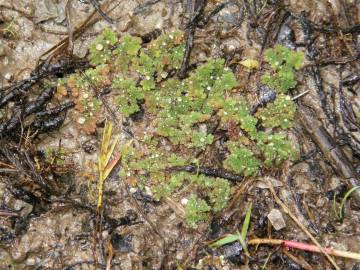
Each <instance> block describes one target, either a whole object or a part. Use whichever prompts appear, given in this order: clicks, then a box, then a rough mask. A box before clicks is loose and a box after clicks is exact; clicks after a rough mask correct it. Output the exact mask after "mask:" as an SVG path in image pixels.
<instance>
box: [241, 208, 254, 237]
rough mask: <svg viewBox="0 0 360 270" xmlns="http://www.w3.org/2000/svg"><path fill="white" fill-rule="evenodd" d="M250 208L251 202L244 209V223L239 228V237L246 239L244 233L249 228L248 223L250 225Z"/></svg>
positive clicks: (245, 233)
mask: <svg viewBox="0 0 360 270" xmlns="http://www.w3.org/2000/svg"><path fill="white" fill-rule="evenodd" d="M251 208H252V203H250V205H249V207H248V208H247V210H246V216H245V220H244V223H243V225H242V228H241V237H242V239H246V235H247V232H248V229H249V225H250V217H251Z"/></svg>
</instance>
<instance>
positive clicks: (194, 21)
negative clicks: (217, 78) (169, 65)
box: [178, 0, 207, 78]
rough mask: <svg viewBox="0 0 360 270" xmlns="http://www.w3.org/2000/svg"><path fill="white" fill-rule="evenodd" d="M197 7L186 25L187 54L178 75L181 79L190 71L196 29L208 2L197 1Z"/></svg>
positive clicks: (205, 0)
mask: <svg viewBox="0 0 360 270" xmlns="http://www.w3.org/2000/svg"><path fill="white" fill-rule="evenodd" d="M189 1H191V0H189ZM199 2H200V3H199ZM195 5H196V6H197V7H196V11H195V12H194V13H193V14H192V16H191V20H190V22H189V23H188V24H187V25H186V44H185V53H184V58H183V62H182V64H181V68H180V71H179V75H178V76H179V78H185V77H186V73H187V71H188V68H189V63H190V55H191V51H192V48H193V46H194V35H195V29H196V27H197V25H198V23H199V22H200V20H201V16H202V15H203V13H204V10H205V7H206V5H207V0H195Z"/></svg>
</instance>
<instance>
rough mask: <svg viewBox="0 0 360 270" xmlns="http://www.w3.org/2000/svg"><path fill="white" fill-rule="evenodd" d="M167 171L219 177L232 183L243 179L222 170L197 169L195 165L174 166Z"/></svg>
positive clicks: (240, 176)
mask: <svg viewBox="0 0 360 270" xmlns="http://www.w3.org/2000/svg"><path fill="white" fill-rule="evenodd" d="M168 170H169V171H184V172H189V173H200V174H203V175H206V176H212V177H219V178H224V179H227V180H230V181H232V182H240V181H242V180H243V179H244V177H243V176H242V175H238V174H233V173H231V172H229V171H226V170H223V169H213V168H208V167H198V166H196V165H188V166H174V167H171V168H168Z"/></svg>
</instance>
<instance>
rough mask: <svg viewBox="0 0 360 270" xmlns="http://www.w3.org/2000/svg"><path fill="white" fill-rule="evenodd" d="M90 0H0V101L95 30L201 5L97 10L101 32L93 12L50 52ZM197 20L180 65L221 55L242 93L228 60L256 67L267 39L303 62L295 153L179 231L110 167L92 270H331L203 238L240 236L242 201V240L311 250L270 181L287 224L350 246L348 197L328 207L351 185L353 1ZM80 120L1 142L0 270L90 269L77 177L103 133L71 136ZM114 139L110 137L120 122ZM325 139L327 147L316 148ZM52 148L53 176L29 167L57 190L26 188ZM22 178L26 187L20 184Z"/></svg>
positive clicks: (256, 8)
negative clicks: (277, 221)
mask: <svg viewBox="0 0 360 270" xmlns="http://www.w3.org/2000/svg"><path fill="white" fill-rule="evenodd" d="M94 2H95V1H80V0H72V1H71V0H69V1H58V0H45V1H37V0H32V1H17V0H12V1H7V0H0V82H1V84H0V85H1V87H2V93H1V99H3V97H4V95H3V93H5V91H7V89H8V88H7V87H9V86H12V85H14V84H16V83H17V82H19V81H21V80H24V79H25V80H26V79H28V78H29V77H31V76H32V74H31V72H32V71H33V70H34V69H35V68H36V67H37V65H38V64H39V63H41V62H42V61H44V60H45V59H50V58H49V57H53V58H54V59H62V58H68V57H69V55H71V57H72V58H79V59H81V58H83V57H85V56H86V54H87V49H88V46H89V44H90V42H91V41H92V40H93V38H94V37H95V36H96V35H97V34H99V33H100V32H101V31H102V29H104V28H105V27H109V28H111V29H113V30H115V31H116V32H117V33H118V34H119V36H122V35H124V34H125V33H130V34H134V35H138V36H141V35H144V34H146V33H149V32H151V31H153V30H154V29H160V30H161V31H162V32H169V31H170V30H173V29H182V30H186V25H187V24H188V23H189V20H191V18H192V16H194V11H193V10H194V8H193V7H194V6H196V5H199V4H201V3H200V2H202V1H191V0H188V1H186V0H185V1H176V0H168V1H156V0H148V1H141V0H136V1H133V0H129V1H119V0H112V1H101V2H100V4H102V5H103V6H102V9H103V10H104V11H105V12H106V14H108V15H109V16H110V17H111V18H112V20H113V23H112V24H110V23H109V22H108V21H106V18H105V19H104V17H101V16H99V14H98V13H96V12H95V15H93V17H92V18H97V20H96V21H94V22H93V23H91V24H89V25H86V27H83V28H82V29H83V31H82V32H81V33H80V34H74V35H73V46H72V47H71V46H69V45H68V44H65V46H64V47H63V48H62V49H61V48H60V49H59V48H57V49H56V50H52V51H50V52H49V50H50V49H51V48H53V46H55V45H57V44H59V42H61V41H62V40H63V39H65V40H66V38H68V36H69V30H71V29H73V30H74V29H77V28H78V27H80V26H81V24H82V23H83V22H84V21H85V20H86V19H87V18H89V16H91V14H93V13H94V7H93V5H92V4H91V3H94ZM202 3H205V2H202ZM200 15H201V16H200V19H199V21H200V23H199V25H198V26H197V27H196V31H195V35H194V47H193V50H192V54H191V62H195V61H203V60H206V59H207V58H209V57H225V58H226V59H228V63H232V68H233V69H234V70H235V73H236V75H237V76H238V79H239V81H240V84H241V83H242V82H243V85H242V87H244V89H246V91H254V93H256V91H257V85H258V82H259V76H256V74H254V73H251V72H248V71H246V70H245V69H244V68H243V67H242V66H241V65H239V64H237V63H238V62H239V61H241V60H243V59H260V58H261V54H262V53H263V51H264V49H266V48H269V47H273V46H274V45H275V44H276V43H282V44H284V45H288V46H293V49H297V50H300V51H303V52H304V53H305V54H306V56H307V57H306V62H305V65H304V67H303V68H302V69H301V71H300V72H299V73H298V85H297V87H296V89H294V90H292V92H291V95H292V96H294V97H295V96H297V95H299V94H304V93H305V94H304V95H302V96H301V97H299V98H298V99H297V103H298V115H297V122H296V125H295V126H294V128H292V129H291V130H290V132H289V136H291V138H292V139H293V140H294V142H297V143H299V145H300V148H301V157H300V159H299V160H297V161H296V162H286V163H285V164H284V165H283V166H282V167H281V168H278V169H274V170H268V171H263V172H262V173H261V175H260V176H259V177H256V178H246V179H244V180H243V181H242V182H240V183H238V184H237V185H236V186H235V187H234V193H233V197H232V200H231V204H230V206H229V207H228V208H227V209H226V210H224V211H223V212H222V213H220V214H219V215H217V216H214V217H213V218H212V220H211V222H209V223H207V224H201V226H199V227H198V228H197V229H190V228H188V227H187V226H186V224H185V223H184V220H183V218H182V217H181V214H179V213H178V212H179V211H177V204H178V203H177V202H174V201H171V200H170V201H167V200H161V201H160V202H158V201H155V200H153V198H152V194H151V191H149V190H146V189H145V190H144V191H140V190H136V189H129V187H128V184H127V183H125V182H123V181H122V180H121V179H120V178H119V176H118V174H117V171H118V168H117V169H116V168H115V171H114V172H113V173H112V174H111V175H110V177H109V179H107V182H106V185H105V193H104V205H105V206H104V218H105V219H107V221H108V222H106V225H105V226H104V227H103V230H102V239H103V240H102V243H100V244H101V245H102V250H100V251H99V252H98V255H97V259H98V261H99V265H98V268H100V269H105V267H108V268H107V269H335V268H334V266H333V265H332V264H331V263H330V261H329V260H328V259H327V258H326V257H325V256H324V254H321V253H313V252H305V251H298V250H294V249H290V250H289V249H286V248H283V247H281V246H271V245H259V246H249V251H250V257H247V256H245V254H244V252H243V249H242V246H241V245H240V244H239V243H238V242H236V243H233V244H229V245H225V246H223V247H221V248H218V249H211V248H209V247H208V243H209V241H211V240H214V239H217V238H219V237H221V236H223V235H225V234H226V233H234V232H235V231H236V230H237V229H239V230H241V223H242V221H243V220H244V216H245V212H246V209H247V206H248V205H249V203H252V205H253V211H252V216H251V223H250V228H249V233H248V238H249V239H253V238H256V237H258V238H274V239H286V240H295V241H299V242H307V243H311V240H310V239H309V236H308V235H306V234H305V232H304V231H303V230H302V229H301V228H300V227H299V226H298V225H296V223H294V221H293V220H292V219H291V218H290V216H289V215H288V214H287V213H285V211H284V209H283V208H281V207H280V205H279V204H277V203H276V202H275V200H274V196H273V195H272V194H271V192H270V190H269V187H268V185H267V184H266V183H268V182H267V181H268V180H270V182H271V183H272V184H273V186H274V188H275V190H276V192H277V194H278V196H279V198H280V199H281V200H282V201H283V202H284V203H285V204H286V205H287V206H288V207H289V209H290V212H291V213H292V215H294V216H295V217H296V218H297V219H298V220H299V221H300V223H301V224H303V225H305V227H306V228H307V229H308V231H309V232H310V233H311V234H312V235H313V236H314V237H315V238H316V239H317V240H318V242H319V243H320V244H321V245H322V246H324V247H325V246H326V247H333V248H335V249H338V250H347V251H352V252H359V251H360V244H359V243H360V227H359V226H358V224H359V222H360V212H359V210H360V208H359V204H357V203H356V200H355V199H354V198H351V199H349V201H348V202H347V203H346V204H345V216H344V218H343V220H339V218H338V217H337V216H336V214H335V213H334V203H335V207H338V205H339V203H340V202H341V198H343V197H344V195H345V193H346V191H348V190H349V189H350V188H351V187H352V185H353V186H354V185H356V181H357V180H356V178H357V177H358V174H357V171H358V170H359V168H360V167H359V158H360V144H359V143H360V137H359V135H360V133H359V128H360V124H359V117H360V114H359V113H360V99H359V97H358V92H359V91H360V61H359V59H360V2H359V1H357V0H331V1H327V0H318V1H312V0H309V1H307V0H303V1H292V0H289V1H281V0H279V1H276V0H268V1H261V0H252V1H250V0H244V1H242V0H239V1H237V0H234V1H232V0H230V1H208V2H207V4H206V7H205V9H204V11H203V13H202V14H200ZM69 22H70V24H69ZM69 25H70V27H69ZM70 52H71V53H72V54H70ZM51 61H53V62H54V61H55V60H51ZM51 61H50V63H53V62H51ZM234 63H235V64H234ZM66 72H67V71H66V70H61V71H60V72H57V73H56V74H52V75H49V76H47V75H46V76H44V77H43V78H41V80H39V82H37V83H36V84H34V85H33V86H32V88H31V89H32V90H31V91H30V92H29V93H27V95H29V96H30V97H32V98H34V97H36V95H37V93H38V92H39V91H38V90H39V89H40V88H41V87H43V86H44V85H45V84H46V80H55V79H56V78H57V77H61V76H64V73H66ZM16 102H17V100H13V101H11V102H7V103H6V104H4V105H2V107H4V110H2V116H1V117H2V122H1V124H2V123H3V122H5V121H6V120H7V119H9V118H11V115H12V113H13V111H12V108H14V107H16ZM310 112H312V114H311V113H310ZM306 115H310V116H306ZM117 117H118V119H120V120H121V121H119V123H121V122H126V121H125V120H126V119H123V118H122V116H121V115H117ZM304 119H305V120H304ZM306 119H308V120H306ZM27 121H32V120H31V119H30V120H27ZM54 121H55V120H54ZM59 121H60V120H59ZM78 122H79V119H77V118H76V117H75V116H74V115H73V114H72V111H71V110H70V111H69V113H68V114H67V115H66V119H65V120H64V122H63V123H62V122H61V126H60V125H59V126H56V127H55V128H54V129H49V130H48V131H46V132H44V133H43V134H40V135H39V136H36V138H34V139H33V138H32V136H31V134H30V135H29V134H28V133H26V132H27V131H26V130H22V131H21V132H20V133H18V134H16V132H14V133H13V134H11V136H2V138H1V141H0V144H1V149H2V151H1V160H0V269H95V266H94V253H93V252H94V250H93V231H94V223H95V209H96V207H95V206H96V205H95V203H96V194H95V193H91V192H89V190H90V191H91V190H96V189H95V187H96V182H95V181H92V180H89V179H91V177H88V176H89V174H91V173H94V170H93V168H92V167H91V166H92V165H91V164H92V163H93V162H95V161H96V157H97V153H98V149H99V142H100V139H101V126H99V127H98V128H97V131H96V132H94V133H93V134H91V135H84V134H83V133H82V132H80V131H79V129H78V128H77V127H78V125H79V123H78ZM309 123H310V124H309ZM128 126H129V124H128ZM129 128H136V123H130V127H129ZM116 130H117V132H119V133H121V132H122V130H123V127H122V125H121V124H119V125H118V126H116ZM319 134H320V135H319ZM324 134H325V135H326V134H327V136H328V137H329V138H325V139H324V136H325V135H324ZM123 135H124V134H123ZM123 137H126V134H125V135H124V136H123ZM320 137H321V138H320ZM325 137H326V136H325ZM60 139H61V146H62V147H63V148H65V149H67V153H68V154H67V155H68V156H67V157H66V159H65V162H64V163H62V164H61V165H59V167H57V168H54V166H52V165H51V164H47V165H46V166H44V167H42V168H46V171H45V172H44V171H42V172H41V177H42V178H44V179H45V180H46V183H51V179H52V177H54V175H61V177H62V179H63V181H62V183H63V184H64V185H63V186H61V187H57V188H58V190H60V191H61V192H60V194H51V195H50V196H47V193H48V191H47V188H50V189H51V188H52V187H51V185H50V186H48V187H47V188H46V187H43V186H41V185H40V187H39V184H38V182H36V181H35V180H34V179H38V178H37V177H39V173H37V169H36V162H35V160H34V159H33V157H34V156H35V155H36V153H37V152H39V151H40V150H45V149H47V148H49V147H53V148H55V149H56V147H57V146H58V145H59V141H60ZM329 142H331V143H329ZM324 143H325V145H324ZM334 149H335V150H334ZM337 151H339V153H338V152H337ZM335 152H336V153H335ZM27 157H28V158H27ZM26 160H27V161H26ZM15 165H16V166H15ZM31 166H33V167H31ZM19 168H23V169H24V171H21V170H20V169H19ZM25 170H30V171H31V170H32V171H33V172H34V173H29V172H26V171H25ZM54 170H55V171H56V172H57V173H55V174H54ZM24 174H25V175H26V176H27V177H25V178H26V180H23V181H22V180H19V179H20V178H22V177H24ZM349 179H350V180H349ZM351 179H353V182H351ZM264 181H265V182H264ZM34 183H35V184H34ZM36 183H37V184H36ZM45 185H47V184H45ZM50 193H51V191H50ZM334 194H335V195H336V198H337V199H335V202H334ZM180 207H181V205H180ZM273 209H279V210H280V217H281V216H282V218H283V219H284V221H285V227H284V228H282V229H280V230H275V229H274V228H273V226H272V225H271V223H270V222H269V220H268V218H267V216H268V214H269V213H270V211H271V210H273ZM110 249H111V252H110ZM109 252H110V253H113V254H112V256H111V254H109ZM109 258H111V259H109ZM334 260H335V262H336V264H337V266H338V267H339V269H360V263H357V262H356V261H355V260H352V259H344V258H341V257H334Z"/></svg>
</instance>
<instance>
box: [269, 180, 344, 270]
mask: <svg viewBox="0 0 360 270" xmlns="http://www.w3.org/2000/svg"><path fill="white" fill-rule="evenodd" d="M267 182H268V186H269V189H270V191H271V193H272V195H273V196H274V199H275V201H276V203H277V204H278V205H280V206H281V208H282V209H283V210H284V212H285V213H286V214H288V215H289V216H290V217H291V219H292V220H293V221H294V222H295V223H296V225H298V226H299V227H300V229H301V230H302V231H303V232H304V233H305V234H306V235H307V236H308V237H309V238H310V239H311V241H312V242H313V243H314V244H315V245H316V246H317V248H318V249H319V251H320V252H322V253H323V254H324V255H325V257H326V258H327V259H328V260H329V261H330V262H331V264H332V265H333V266H334V267H335V269H336V270H340V268H339V266H338V265H337V263H336V262H335V261H334V259H333V258H332V257H330V255H329V253H327V252H326V250H325V249H324V248H323V247H322V246H321V245H320V243H319V242H318V241H317V240H316V239H315V237H314V236H312V234H311V233H310V232H309V230H308V229H306V228H305V226H304V225H303V224H302V223H301V222H300V221H299V220H298V219H297V218H296V217H295V216H294V215H293V214H292V213H291V212H290V210H289V208H288V207H287V206H286V205H285V204H284V203H283V202H282V201H281V200H280V198H279V197H278V196H277V195H276V192H275V190H274V187H273V185H272V183H271V182H270V180H269V179H267Z"/></svg>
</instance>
